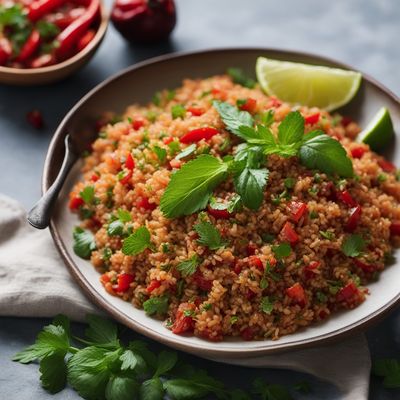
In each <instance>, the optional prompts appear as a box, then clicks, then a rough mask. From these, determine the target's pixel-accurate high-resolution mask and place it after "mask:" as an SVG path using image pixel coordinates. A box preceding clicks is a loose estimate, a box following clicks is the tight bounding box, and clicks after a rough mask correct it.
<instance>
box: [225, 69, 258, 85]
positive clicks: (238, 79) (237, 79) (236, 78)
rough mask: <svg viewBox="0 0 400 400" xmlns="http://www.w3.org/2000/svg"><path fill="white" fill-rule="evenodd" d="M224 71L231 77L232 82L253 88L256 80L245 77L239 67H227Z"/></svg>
mask: <svg viewBox="0 0 400 400" xmlns="http://www.w3.org/2000/svg"><path fill="white" fill-rule="evenodd" d="M226 73H227V74H228V75H229V76H230V77H231V78H232V81H233V82H234V83H238V84H239V85H242V86H244V87H247V88H249V89H253V88H254V86H255V85H256V81H255V80H254V79H252V78H249V77H247V76H246V75H245V74H244V72H243V70H241V69H240V68H228V70H227V71H226Z"/></svg>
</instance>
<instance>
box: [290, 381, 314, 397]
mask: <svg viewBox="0 0 400 400" xmlns="http://www.w3.org/2000/svg"><path fill="white" fill-rule="evenodd" d="M293 388H294V390H296V391H298V392H299V393H303V394H309V393H311V385H310V382H308V381H300V382H298V383H296V384H295V385H294V386H293Z"/></svg>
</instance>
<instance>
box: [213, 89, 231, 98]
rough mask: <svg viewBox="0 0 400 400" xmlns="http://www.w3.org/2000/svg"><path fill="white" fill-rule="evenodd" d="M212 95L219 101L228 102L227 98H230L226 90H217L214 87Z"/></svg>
mask: <svg viewBox="0 0 400 400" xmlns="http://www.w3.org/2000/svg"><path fill="white" fill-rule="evenodd" d="M211 94H212V95H213V96H214V97H215V98H217V99H219V100H223V101H224V100H226V98H227V97H228V95H227V93H226V91H225V90H222V89H219V88H216V87H214V88H213V89H211Z"/></svg>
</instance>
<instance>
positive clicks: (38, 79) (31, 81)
mask: <svg viewBox="0 0 400 400" xmlns="http://www.w3.org/2000/svg"><path fill="white" fill-rule="evenodd" d="M100 10H101V21H100V24H99V27H98V29H97V31H96V35H95V36H94V38H93V39H92V40H91V42H90V43H89V44H88V45H87V46H86V47H85V48H84V49H83V50H82V51H80V52H79V53H77V54H75V55H74V56H73V57H71V58H68V59H67V60H65V61H62V62H60V63H58V64H54V65H50V66H48V67H42V68H10V67H2V66H0V84H2V83H3V84H8V85H17V86H33V85H43V84H46V83H52V82H56V81H60V80H61V79H64V78H66V77H67V76H68V75H71V74H73V73H74V72H75V71H77V70H78V69H79V68H81V67H83V66H84V65H85V64H86V63H87V62H88V61H89V60H90V59H91V58H92V57H93V55H94V53H95V52H96V50H97V48H98V47H99V45H100V43H101V42H102V40H103V39H104V36H105V33H106V31H107V26H108V21H109V14H108V12H107V10H106V9H105V6H104V3H103V2H101V3H100Z"/></svg>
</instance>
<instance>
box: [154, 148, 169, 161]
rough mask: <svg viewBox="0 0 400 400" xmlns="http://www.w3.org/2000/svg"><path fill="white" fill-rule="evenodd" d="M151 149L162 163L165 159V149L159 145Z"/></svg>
mask: <svg viewBox="0 0 400 400" xmlns="http://www.w3.org/2000/svg"><path fill="white" fill-rule="evenodd" d="M153 151H154V153H155V154H156V156H157V158H158V161H159V162H160V164H164V163H165V160H166V159H167V150H165V149H163V148H162V147H160V146H154V147H153Z"/></svg>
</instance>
